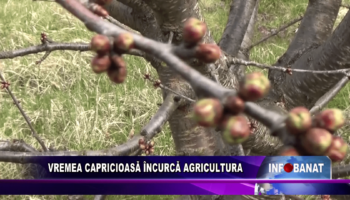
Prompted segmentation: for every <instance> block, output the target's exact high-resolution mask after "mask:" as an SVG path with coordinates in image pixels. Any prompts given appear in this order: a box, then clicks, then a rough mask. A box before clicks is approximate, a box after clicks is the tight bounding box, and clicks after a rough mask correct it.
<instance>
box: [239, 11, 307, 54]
mask: <svg viewBox="0 0 350 200" xmlns="http://www.w3.org/2000/svg"><path fill="white" fill-rule="evenodd" d="M302 19H303V17H302V16H301V17H299V18H297V19H294V20H293V21H291V22H289V23H287V24H285V25H283V26H281V27H280V28H278V29H277V30H276V31H273V32H272V33H271V34H269V35H268V36H266V37H264V38H262V39H261V40H259V41H258V42H255V43H254V44H252V45H250V46H248V47H247V48H246V49H245V50H244V51H250V50H251V49H252V48H253V47H255V46H257V45H259V44H261V43H263V42H265V41H266V40H268V39H269V38H271V37H273V36H275V35H277V34H278V33H279V32H281V31H284V30H285V29H287V28H288V27H290V26H292V25H294V24H295V23H297V22H299V21H301V20H302Z"/></svg>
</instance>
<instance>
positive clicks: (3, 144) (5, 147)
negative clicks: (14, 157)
mask: <svg viewBox="0 0 350 200" xmlns="http://www.w3.org/2000/svg"><path fill="white" fill-rule="evenodd" d="M0 151H18V152H37V150H36V149H35V148H34V147H32V146H30V145H29V144H27V143H25V142H24V141H23V140H12V141H4V140H2V141H0Z"/></svg>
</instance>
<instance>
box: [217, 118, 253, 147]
mask: <svg viewBox="0 0 350 200" xmlns="http://www.w3.org/2000/svg"><path fill="white" fill-rule="evenodd" d="M221 126H222V129H223V131H222V134H223V138H224V140H225V141H226V142H227V143H229V144H240V143H242V142H244V141H246V140H247V139H248V138H249V136H250V127H249V125H248V121H247V119H246V118H245V117H243V116H232V117H228V118H226V119H225V120H224V121H223V123H222V125H221Z"/></svg>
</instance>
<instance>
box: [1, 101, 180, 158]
mask: <svg viewBox="0 0 350 200" xmlns="http://www.w3.org/2000/svg"><path fill="white" fill-rule="evenodd" d="M177 106H178V100H177V99H176V98H175V96H174V95H172V94H169V95H168V96H167V97H166V99H165V101H164V103H163V104H162V106H161V107H160V108H159V110H158V111H157V113H156V114H155V115H154V116H153V117H152V119H151V120H150V121H149V123H148V124H147V125H145V126H144V127H143V128H142V130H141V133H140V135H138V136H135V137H133V138H132V139H131V140H129V141H127V142H126V143H124V144H122V145H120V146H117V147H113V148H110V149H105V150H96V151H91V150H86V151H54V152H14V151H4V152H1V154H0V161H1V162H13V163H21V164H27V163H34V161H35V160H33V159H32V158H34V157H35V156H102V155H104V156H127V155H130V154H133V155H135V154H137V152H140V151H141V148H140V144H139V142H140V139H141V140H143V141H145V142H147V141H149V140H150V139H152V138H153V137H154V136H155V135H156V134H157V133H159V132H160V131H161V127H162V126H163V125H164V124H165V123H166V122H167V121H168V119H169V117H170V116H171V114H172V113H173V112H174V111H175V110H176V108H177Z"/></svg>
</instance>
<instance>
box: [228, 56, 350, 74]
mask: <svg viewBox="0 0 350 200" xmlns="http://www.w3.org/2000/svg"><path fill="white" fill-rule="evenodd" d="M227 63H228V64H241V65H244V66H255V67H258V68H262V69H274V70H280V71H282V72H285V73H288V74H290V75H291V74H292V72H303V73H313V74H344V75H347V73H348V72H349V71H350V69H337V70H308V69H292V68H290V67H282V66H271V65H266V64H261V63H258V62H255V61H246V60H242V59H239V58H232V57H231V58H230V57H228V59H227Z"/></svg>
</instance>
